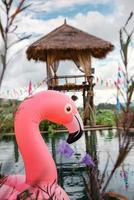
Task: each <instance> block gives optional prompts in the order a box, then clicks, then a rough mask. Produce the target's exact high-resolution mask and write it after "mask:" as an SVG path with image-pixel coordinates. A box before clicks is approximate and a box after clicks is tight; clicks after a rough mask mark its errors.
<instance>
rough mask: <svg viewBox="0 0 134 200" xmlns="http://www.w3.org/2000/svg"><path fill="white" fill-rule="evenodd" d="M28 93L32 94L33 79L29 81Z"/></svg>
mask: <svg viewBox="0 0 134 200" xmlns="http://www.w3.org/2000/svg"><path fill="white" fill-rule="evenodd" d="M28 94H29V95H31V94H32V81H30V82H29V86H28Z"/></svg>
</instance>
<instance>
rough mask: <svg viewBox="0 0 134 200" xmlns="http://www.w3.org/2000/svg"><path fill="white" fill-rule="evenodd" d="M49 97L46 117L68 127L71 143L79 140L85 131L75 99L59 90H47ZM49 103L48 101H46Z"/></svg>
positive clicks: (68, 140)
mask: <svg viewBox="0 0 134 200" xmlns="http://www.w3.org/2000/svg"><path fill="white" fill-rule="evenodd" d="M47 93H48V96H49V98H46V101H47V99H48V107H47V109H46V112H45V118H46V119H47V120H49V121H52V122H54V123H57V124H61V125H63V126H64V127H66V128H67V130H68V132H69V136H68V139H67V142H68V143H69V144H71V143H73V142H75V141H77V140H78V139H79V138H80V137H81V136H82V133H83V122H82V119H81V117H80V115H79V113H78V110H77V108H76V105H75V103H74V101H73V100H72V99H71V98H70V97H69V96H67V95H65V94H64V93H61V92H57V91H47ZM46 103H47V102H46Z"/></svg>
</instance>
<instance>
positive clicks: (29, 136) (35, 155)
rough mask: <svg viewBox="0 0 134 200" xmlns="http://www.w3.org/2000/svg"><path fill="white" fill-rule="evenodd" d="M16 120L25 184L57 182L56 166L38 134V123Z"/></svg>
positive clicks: (21, 119)
mask: <svg viewBox="0 0 134 200" xmlns="http://www.w3.org/2000/svg"><path fill="white" fill-rule="evenodd" d="M16 120H17V122H16V126H15V133H16V139H17V143H18V146H19V149H20V152H21V154H22V157H23V160H24V165H25V171H26V182H27V183H28V184H30V185H32V184H37V183H39V182H43V183H50V182H53V181H55V180H57V171H56V166H55V163H54V160H53V158H52V156H51V154H50V152H49V150H48V147H47V145H46V144H45V142H44V140H43V138H42V136H41V134H40V131H39V123H38V122H34V121H32V120H29V118H28V120H26V119H25V120H24V119H23V118H21V117H20V118H19V117H18V118H17V119H16Z"/></svg>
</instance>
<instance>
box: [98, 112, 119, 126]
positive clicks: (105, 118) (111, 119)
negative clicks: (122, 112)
mask: <svg viewBox="0 0 134 200" xmlns="http://www.w3.org/2000/svg"><path fill="white" fill-rule="evenodd" d="M96 124H97V125H107V126H114V125H115V114H114V112H113V111H112V110H109V109H103V110H102V109H99V110H97V113H96Z"/></svg>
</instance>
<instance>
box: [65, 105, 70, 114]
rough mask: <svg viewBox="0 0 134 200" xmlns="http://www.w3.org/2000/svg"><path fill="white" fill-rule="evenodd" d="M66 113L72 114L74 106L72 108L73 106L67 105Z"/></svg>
mask: <svg viewBox="0 0 134 200" xmlns="http://www.w3.org/2000/svg"><path fill="white" fill-rule="evenodd" d="M65 112H66V113H71V112H72V106H71V104H66V105H65Z"/></svg>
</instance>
